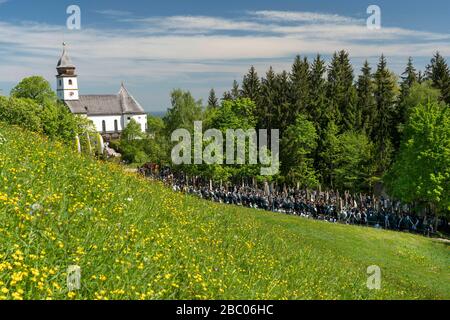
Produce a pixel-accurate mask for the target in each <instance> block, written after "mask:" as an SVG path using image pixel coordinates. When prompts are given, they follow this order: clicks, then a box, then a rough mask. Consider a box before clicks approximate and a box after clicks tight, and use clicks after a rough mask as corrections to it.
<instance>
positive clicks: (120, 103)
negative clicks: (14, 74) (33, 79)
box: [56, 43, 147, 140]
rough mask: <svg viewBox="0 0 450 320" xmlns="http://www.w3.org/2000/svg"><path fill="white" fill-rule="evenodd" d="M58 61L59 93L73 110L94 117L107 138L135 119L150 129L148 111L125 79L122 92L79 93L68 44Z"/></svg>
mask: <svg viewBox="0 0 450 320" xmlns="http://www.w3.org/2000/svg"><path fill="white" fill-rule="evenodd" d="M63 46H64V48H63V53H62V56H61V58H60V59H59V61H58V65H57V67H56V70H57V71H58V75H57V76H56V81H57V95H58V98H59V99H60V100H62V101H64V103H65V104H66V105H67V107H68V108H69V109H70V111H71V112H72V113H74V114H78V115H83V116H86V117H87V118H89V119H90V120H92V122H93V123H94V125H95V127H96V129H97V131H98V132H99V133H101V134H102V136H103V137H104V138H106V140H109V139H111V138H118V137H119V136H120V134H121V132H122V131H123V129H125V128H126V126H127V125H128V123H129V122H130V121H131V120H132V119H134V120H135V121H136V122H137V123H138V124H139V125H140V126H141V130H142V132H145V131H146V129H147V114H146V113H145V111H144V109H143V108H142V106H141V105H140V104H139V102H137V101H136V99H134V98H133V96H132V95H131V94H130V93H129V92H128V91H127V89H126V88H125V86H124V84H123V83H122V85H121V88H120V90H119V93H117V94H111V95H80V93H79V89H78V76H77V75H76V73H75V69H76V68H75V65H73V64H72V62H71V60H70V58H69V55H68V54H67V49H66V44H65V43H64V44H63Z"/></svg>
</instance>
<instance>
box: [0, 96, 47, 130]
mask: <svg viewBox="0 0 450 320" xmlns="http://www.w3.org/2000/svg"><path fill="white" fill-rule="evenodd" d="M41 113H42V108H41V106H40V105H38V104H37V103H36V102H34V101H33V100H31V99H18V98H10V99H8V98H5V97H0V119H1V120H2V121H5V122H7V123H9V124H13V125H18V126H21V127H23V128H26V129H28V130H30V131H34V132H42V131H43V127H42V120H41V117H40V115H41Z"/></svg>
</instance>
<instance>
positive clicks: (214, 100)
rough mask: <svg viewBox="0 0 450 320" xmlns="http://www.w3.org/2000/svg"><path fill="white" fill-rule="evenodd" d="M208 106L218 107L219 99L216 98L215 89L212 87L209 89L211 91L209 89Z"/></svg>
mask: <svg viewBox="0 0 450 320" xmlns="http://www.w3.org/2000/svg"><path fill="white" fill-rule="evenodd" d="M208 107H209V108H218V107H219V99H217V96H216V91H214V89H211V91H209V97H208Z"/></svg>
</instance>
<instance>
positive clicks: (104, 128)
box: [102, 120, 106, 132]
mask: <svg viewBox="0 0 450 320" xmlns="http://www.w3.org/2000/svg"><path fill="white" fill-rule="evenodd" d="M102 131H103V132H106V121H105V120H103V121H102Z"/></svg>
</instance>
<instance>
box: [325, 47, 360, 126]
mask: <svg viewBox="0 0 450 320" xmlns="http://www.w3.org/2000/svg"><path fill="white" fill-rule="evenodd" d="M353 79H354V76H353V67H352V65H351V63H350V58H349V55H348V53H347V52H345V51H340V52H339V53H334V55H333V59H332V61H331V65H330V68H329V71H328V98H329V99H330V103H331V105H332V108H333V109H334V112H335V113H336V116H335V121H336V122H337V123H338V124H340V126H341V129H342V130H343V131H346V130H352V129H353V128H354V126H355V123H356V118H357V106H356V90H355V87H354V85H353Z"/></svg>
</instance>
